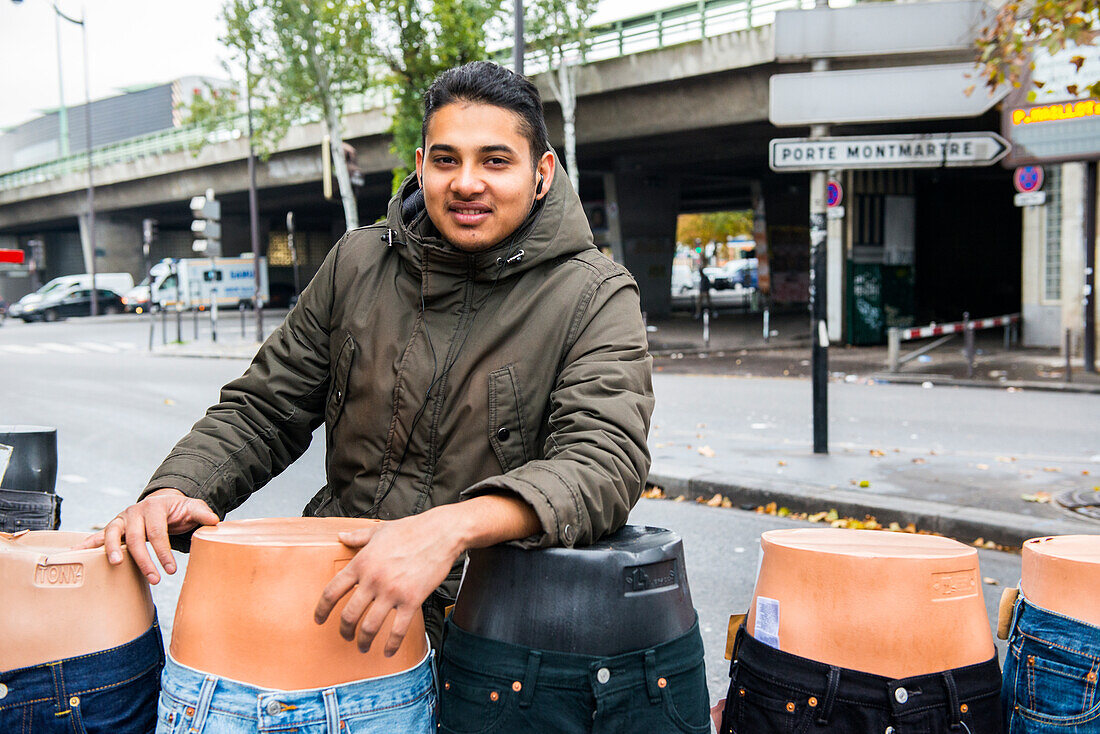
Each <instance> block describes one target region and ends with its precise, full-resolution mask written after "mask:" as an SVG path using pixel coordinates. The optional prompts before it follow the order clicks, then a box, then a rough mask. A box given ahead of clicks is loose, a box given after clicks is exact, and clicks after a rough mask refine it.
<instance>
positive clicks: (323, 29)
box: [190, 0, 376, 229]
mask: <svg viewBox="0 0 1100 734" xmlns="http://www.w3.org/2000/svg"><path fill="white" fill-rule="evenodd" d="M372 11H373V7H372V6H371V5H370V4H369V3H367V2H364V1H363V0H342V1H341V2H330V1H328V0H226V3H225V5H224V6H223V7H222V20H223V21H224V23H225V34H224V35H223V36H222V38H221V42H222V44H223V45H224V46H225V48H226V49H227V51H228V52H229V56H230V58H229V60H228V61H227V62H226V63H225V67H226V69H227V71H229V73H230V74H231V75H233V76H235V77H240V76H243V77H244V87H245V90H246V94H248V96H249V97H250V99H251V100H252V104H253V107H254V110H255V113H254V114H255V117H256V123H257V124H256V126H255V133H254V140H253V143H254V144H255V145H256V147H257V149H258V150H260V151H261V153H263V154H265V157H266V155H270V153H271V152H272V151H273V150H274V149H275V146H276V145H277V144H278V142H279V141H280V140H282V139H283V138H284V137H285V136H286V133H287V130H289V128H290V126H291V125H292V124H296V123H301V122H304V121H307V120H310V119H317V118H320V120H321V122H322V125H323V127H324V129H325V132H326V133H327V135H328V136H329V141H330V148H331V151H332V163H333V169H334V170H335V172H336V181H337V183H338V184H339V188H340V199H341V202H342V204H343V207H344V221H345V224H346V226H347V228H348V229H354V228H356V227H358V226H359V208H358V205H357V204H356V201H355V193H354V191H353V190H352V185H351V177H350V175H349V174H348V167H347V162H346V160H345V158H344V138H343V126H342V120H343V114H344V110H345V108H346V106H347V101H348V99H349V98H350V97H352V96H354V95H359V94H363V93H364V92H366V91H367V90H368V89H369V88H370V86H371V85H372V79H373V78H374V76H375V74H374V72H375V69H374V68H373V67H372V65H371V58H372V56H371V51H372V46H371V39H372V22H373V21H374V20H375V18H376V16H375V14H374V13H373V12H372ZM373 83H376V82H373ZM197 96H201V95H197ZM237 109H238V111H239V105H238V106H237ZM225 114H226V109H225V105H224V104H222V105H215V104H210V103H206V104H197V105H196V102H195V101H193V103H192V106H191V110H190V121H191V122H194V123H196V124H200V125H204V126H212V125H216V124H217V123H218V121H219V118H220V119H224V115H225Z"/></svg>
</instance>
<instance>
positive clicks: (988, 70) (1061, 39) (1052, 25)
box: [977, 0, 1100, 99]
mask: <svg viewBox="0 0 1100 734" xmlns="http://www.w3.org/2000/svg"><path fill="white" fill-rule="evenodd" d="M1098 34H1100V0H1009V2H1007V3H1005V4H1004V5H1003V6H1002V7H1001V8H1000V10H998V11H997V13H996V15H995V16H994V17H993V20H992V22H991V23H990V24H989V25H988V26H986V27H985V28H983V29H982V32H981V35H980V36H979V38H978V40H977V46H978V49H979V57H978V60H979V64H980V69H981V70H980V76H981V78H982V80H983V82H984V84H985V86H986V87H988V88H989V89H990V90H993V89H996V88H997V87H998V86H1000V85H1001V84H1004V83H1006V82H1007V83H1008V84H1011V85H1012V86H1014V87H1018V86H1020V84H1021V82H1022V80H1023V78H1024V77H1025V72H1026V71H1027V70H1028V68H1029V65H1031V64H1032V59H1031V56H1032V52H1033V51H1034V50H1035V49H1036V48H1038V49H1042V50H1044V51H1046V52H1048V53H1050V54H1051V55H1054V54H1056V53H1058V52H1060V51H1063V50H1065V49H1067V48H1070V49H1073V48H1080V47H1084V46H1091V45H1092V44H1093V41H1095V40H1096V37H1097V35H1098ZM1067 63H1069V64H1072V65H1073V66H1075V67H1076V70H1077V71H1080V70H1081V67H1082V65H1084V63H1085V57H1084V56H1082V55H1080V54H1077V55H1074V56H1072V57H1071V58H1070V59H1069V60H1068V61H1067ZM1041 85H1042V81H1039V82H1037V83H1036V86H1041ZM1066 92H1067V93H1068V94H1070V95H1071V96H1074V97H1077V96H1079V95H1082V94H1086V93H1087V94H1088V95H1090V96H1093V97H1100V78H1092V79H1085V80H1083V81H1082V82H1081V83H1074V84H1070V85H1068V86H1067V87H1066ZM1034 97H1035V90H1034V89H1032V90H1029V95H1028V98H1029V99H1034Z"/></svg>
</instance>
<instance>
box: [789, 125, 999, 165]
mask: <svg viewBox="0 0 1100 734" xmlns="http://www.w3.org/2000/svg"><path fill="white" fill-rule="evenodd" d="M1008 148H1009V146H1008V143H1007V142H1006V141H1005V140H1004V138H1002V137H1001V136H1000V135H997V134H996V133H935V134H931V135H869V136H859V137H856V136H853V137H837V138H817V139H811V138H776V139H774V140H772V141H771V145H770V146H769V151H770V156H769V165H770V166H771V169H772V170H773V171H776V172H779V173H782V172H797V171H828V170H832V169H837V170H851V169H860V168H940V167H943V166H947V167H957V166H989V165H992V164H994V163H996V162H997V161H999V160H1001V158H1003V157H1004V156H1005V154H1006V153H1008Z"/></svg>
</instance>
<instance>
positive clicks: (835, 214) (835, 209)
mask: <svg viewBox="0 0 1100 734" xmlns="http://www.w3.org/2000/svg"><path fill="white" fill-rule="evenodd" d="M825 216H826V218H828V219H844V207H842V206H831V207H829V208H828V209H826V210H825Z"/></svg>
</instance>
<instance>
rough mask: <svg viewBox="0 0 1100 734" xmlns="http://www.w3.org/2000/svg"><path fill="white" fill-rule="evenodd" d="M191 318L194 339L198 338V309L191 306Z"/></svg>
mask: <svg viewBox="0 0 1100 734" xmlns="http://www.w3.org/2000/svg"><path fill="white" fill-rule="evenodd" d="M191 320H192V321H194V322H195V341H198V340H199V309H197V308H195V307H194V306H192V307H191Z"/></svg>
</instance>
